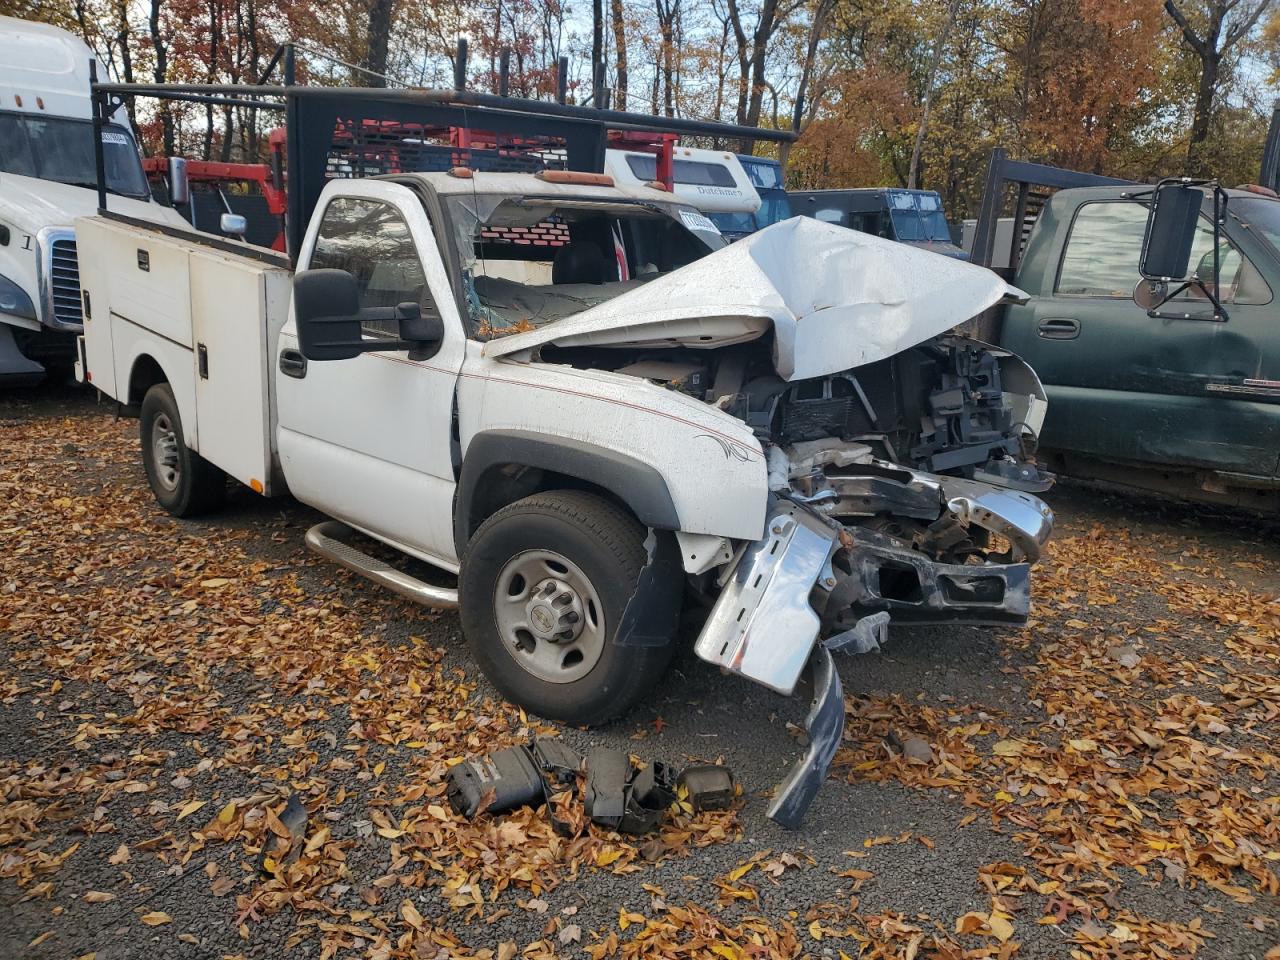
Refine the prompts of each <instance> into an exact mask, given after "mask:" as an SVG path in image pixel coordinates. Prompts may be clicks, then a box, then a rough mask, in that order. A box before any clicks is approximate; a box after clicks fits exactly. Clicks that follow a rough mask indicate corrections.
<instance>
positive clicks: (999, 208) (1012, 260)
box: [969, 147, 1133, 280]
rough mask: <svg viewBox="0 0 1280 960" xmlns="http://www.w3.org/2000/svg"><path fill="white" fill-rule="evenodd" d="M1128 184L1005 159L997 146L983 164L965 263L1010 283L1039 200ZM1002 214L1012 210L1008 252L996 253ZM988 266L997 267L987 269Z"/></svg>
mask: <svg viewBox="0 0 1280 960" xmlns="http://www.w3.org/2000/svg"><path fill="white" fill-rule="evenodd" d="M1131 183H1133V181H1132V180H1118V179H1116V178H1115V177H1104V176H1100V175H1099V174H1096V173H1080V172H1078V171H1075V170H1066V169H1063V168H1062V167H1051V166H1048V165H1047V164H1042V163H1027V162H1025V161H1022V160H1010V159H1009V154H1008V151H1006V150H1004V149H1002V148H1000V147H997V148H996V149H995V150H992V151H991V159H990V160H989V161H988V163H987V179H986V183H985V185H984V186H983V189H982V205H981V207H980V208H979V210H978V223H977V226H976V228H975V230H974V236H973V249H972V251H971V252H970V255H969V257H970V260H972V262H974V263H977V264H981V265H982V266H984V267H992V269H993V270H995V271H996V273H998V274H1000V275H1001V276H1002V277H1004V279H1006V280H1012V279H1013V277H1014V275H1015V274H1016V273H1017V272H1018V264H1019V263H1021V261H1022V253H1023V251H1024V250H1025V249H1026V246H1027V237H1028V236H1029V235H1030V234H1031V227H1032V226H1033V225H1034V224H1035V222H1036V218H1037V217H1038V216H1039V215H1040V210H1041V208H1042V207H1044V205H1045V202H1046V201H1047V200H1048V199H1049V197H1051V196H1052V195H1053V194H1054V193H1055V192H1057V191H1058V190H1067V189H1070V188H1072V187H1105V186H1122V185H1125V184H1131ZM1007 210H1011V211H1012V219H1013V223H1012V229H1011V230H1010V236H1009V249H1008V250H1007V251H1006V250H1003V249H1001V250H997V248H996V242H997V241H996V235H997V227H998V225H999V222H1000V219H1001V217H1003V216H1007V215H1008V214H1006V212H1005V211H1007ZM1005 253H1007V254H1008V258H1007V259H1006V258H1005V257H1004V256H1003V254H1005ZM992 264H999V266H998V267H993V266H992ZM1006 264H1007V265H1006Z"/></svg>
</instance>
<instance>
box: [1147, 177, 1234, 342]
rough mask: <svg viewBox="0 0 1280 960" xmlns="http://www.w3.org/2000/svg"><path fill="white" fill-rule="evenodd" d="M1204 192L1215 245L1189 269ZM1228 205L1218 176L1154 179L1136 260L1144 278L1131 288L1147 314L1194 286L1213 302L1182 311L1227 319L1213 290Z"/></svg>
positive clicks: (1216, 284) (1216, 318)
mask: <svg viewBox="0 0 1280 960" xmlns="http://www.w3.org/2000/svg"><path fill="white" fill-rule="evenodd" d="M1207 197H1212V198H1213V220H1212V223H1213V247H1212V249H1211V250H1210V253H1209V257H1208V259H1207V260H1206V259H1205V258H1202V259H1201V260H1200V262H1198V263H1197V264H1196V265H1195V267H1194V269H1193V268H1192V265H1191V248H1192V247H1193V246H1194V244H1195V240H1196V231H1197V230H1199V229H1200V211H1201V208H1202V207H1203V206H1204V202H1205V199H1206V198H1207ZM1226 205H1227V194H1226V192H1225V191H1224V190H1223V189H1222V188H1221V187H1220V186H1219V185H1218V181H1216V180H1191V179H1189V178H1187V177H1179V178H1175V179H1170V180H1161V181H1160V182H1159V183H1158V184H1156V189H1155V192H1154V195H1153V197H1152V201H1151V212H1150V213H1148V214H1147V229H1146V233H1145V234H1144V235H1143V237H1142V256H1141V257H1140V258H1139V260H1138V273H1139V274H1140V275H1141V276H1142V279H1143V281H1144V283H1140V284H1138V288H1137V289H1135V290H1134V294H1133V299H1134V300H1135V301H1136V302H1137V303H1138V305H1139V306H1145V307H1146V308H1147V313H1148V314H1149V315H1150V316H1153V317H1154V316H1161V314H1160V313H1158V311H1159V309H1160V308H1161V307H1162V306H1164V304H1165V303H1167V302H1168V301H1170V300H1172V299H1173V298H1174V297H1177V296H1178V295H1179V294H1181V293H1182V292H1183V291H1184V290H1186V289H1188V288H1190V287H1194V288H1195V289H1197V290H1199V291H1200V292H1201V294H1203V296H1204V299H1205V300H1207V301H1209V303H1210V304H1212V305H1213V313H1212V314H1211V315H1209V316H1203V317H1201V316H1196V317H1191V316H1189V315H1187V314H1185V313H1184V314H1183V315H1182V316H1184V317H1186V318H1187V319H1202V320H1218V321H1221V320H1226V319H1227V311H1226V310H1225V309H1223V306H1222V303H1221V302H1220V301H1219V299H1218V294H1217V291H1218V286H1219V277H1218V273H1219V270H1220V268H1221V263H1220V261H1221V249H1222V247H1221V244H1222V242H1223V238H1222V219H1223V217H1224V216H1225V215H1226ZM1144 288H1145V289H1144ZM1148 303H1150V304H1151V305H1150V306H1148Z"/></svg>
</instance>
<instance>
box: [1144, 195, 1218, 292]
mask: <svg viewBox="0 0 1280 960" xmlns="http://www.w3.org/2000/svg"><path fill="white" fill-rule="evenodd" d="M1203 204H1204V191H1203V190H1202V189H1200V187H1198V186H1193V185H1191V184H1189V183H1183V182H1181V181H1170V180H1165V181H1162V182H1161V183H1159V184H1158V185H1157V186H1156V190H1155V198H1154V199H1153V200H1152V202H1151V212H1150V213H1149V214H1148V215H1147V232H1146V236H1145V237H1144V238H1143V243H1142V261H1141V263H1140V264H1139V266H1138V272H1139V273H1140V274H1141V275H1142V277H1143V279H1145V280H1163V281H1166V282H1177V281H1181V280H1190V279H1191V276H1192V275H1191V247H1192V244H1194V243H1195V239H1196V227H1197V225H1198V224H1199V221H1200V208H1201V206H1202V205H1203Z"/></svg>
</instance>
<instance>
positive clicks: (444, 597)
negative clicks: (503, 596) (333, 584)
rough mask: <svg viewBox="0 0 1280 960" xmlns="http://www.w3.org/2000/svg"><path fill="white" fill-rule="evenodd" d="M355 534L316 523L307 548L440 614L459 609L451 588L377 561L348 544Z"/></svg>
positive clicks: (334, 524)
mask: <svg viewBox="0 0 1280 960" xmlns="http://www.w3.org/2000/svg"><path fill="white" fill-rule="evenodd" d="M354 534H355V531H354V530H352V529H351V528H350V527H348V526H347V525H346V524H345V523H342V522H340V521H338V520H326V521H325V522H324V523H317V524H316V525H315V526H314V527H312V528H311V529H310V530H308V531H307V537H306V541H307V546H308V547H310V548H311V549H312V550H314V551H315V552H316V553H318V554H320V556H322V557H324V558H325V559H327V560H332V561H333V562H334V563H337V564H340V565H341V566H344V567H346V568H347V569H348V570H353V571H355V572H356V573H359V574H361V575H363V576H366V577H368V578H369V579H370V580H372V581H374V583H379V584H381V585H382V586H384V587H386V588H387V589H388V590H391V591H394V592H395V593H398V594H400V596H402V597H408V598H409V599H410V600H414V601H416V602H417V603H420V604H422V605H423V606H426V607H435V608H437V609H439V610H456V609H457V607H458V591H457V590H456V589H450V588H449V587H438V586H436V585H434V584H431V583H426V582H424V581H422V580H419V579H417V578H416V577H411V576H409V575H408V574H407V573H404V572H403V571H401V570H397V569H396V568H395V567H393V566H391V565H390V564H389V563H386V562H385V561H382V560H378V559H377V558H375V557H371V556H369V555H368V554H367V553H363V552H361V551H360V550H357V549H356V548H355V547H353V546H352V545H351V544H349V543H347V542H346V538H347V537H350V536H353V535H354Z"/></svg>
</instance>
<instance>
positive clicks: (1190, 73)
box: [0, 0, 1280, 217]
mask: <svg viewBox="0 0 1280 960" xmlns="http://www.w3.org/2000/svg"><path fill="white" fill-rule="evenodd" d="M0 12H3V13H8V14H12V15H15V16H21V17H31V18H40V19H47V20H53V21H55V22H58V23H60V24H61V25H63V26H66V27H69V28H70V29H73V30H75V31H77V32H79V33H80V34H82V35H83V36H84V37H85V39H86V40H87V41H88V43H89V44H90V46H92V47H93V48H94V49H95V50H96V51H97V53H98V56H99V58H100V60H101V61H102V62H103V63H105V64H106V65H107V67H108V69H109V71H110V73H111V74H112V75H114V76H115V77H117V78H118V79H121V80H126V81H150V80H155V81H165V82H216V83H254V82H257V81H258V80H259V79H260V78H261V76H262V73H263V71H264V70H265V69H266V67H267V65H268V63H269V62H270V60H271V57H272V54H273V53H274V52H275V50H276V48H277V47H278V45H279V44H280V43H281V42H283V41H285V40H294V41H296V42H298V43H299V44H301V45H302V46H303V48H305V51H306V53H305V55H304V56H302V57H301V58H300V72H301V77H300V79H305V80H306V81H307V82H313V83H315V82H319V83H360V84H366V85H376V84H381V83H392V84H399V83H405V84H411V85H427V86H430V85H442V84H449V83H451V82H452V75H453V66H452V63H451V60H450V57H451V55H452V52H453V50H454V45H455V43H456V41H457V38H458V37H459V36H466V37H467V38H468V39H469V40H470V46H471V55H470V60H469V65H468V71H469V83H470V84H472V85H473V86H475V87H478V88H480V89H494V88H496V86H497V76H498V60H499V57H500V51H501V50H502V48H504V47H509V48H510V49H511V62H510V80H511V89H512V91H513V92H514V93H516V94H519V95H522V96H532V97H549V96H552V95H553V92H554V90H555V86H556V63H557V61H558V58H559V57H561V56H567V57H569V62H570V68H569V69H570V76H569V78H568V81H569V82H568V88H569V95H570V97H571V99H573V100H574V101H575V102H579V103H592V102H605V101H607V102H608V103H609V104H610V105H611V106H614V107H618V108H623V109H629V110H639V111H647V112H652V113H661V114H666V115H677V116H695V117H709V118H717V119H724V120H732V121H736V122H739V123H747V124H757V123H759V124H763V125H767V126H785V127H790V128H792V129H794V130H797V131H800V132H801V134H802V135H801V139H800V140H799V142H798V143H797V144H796V145H795V146H794V147H792V148H791V149H790V150H789V151H788V156H787V157H786V158H785V159H786V160H787V163H788V179H789V180H790V182H791V184H792V185H795V186H805V187H822V186H851V185H873V184H886V185H887V184H900V185H907V184H916V185H919V186H924V187H929V188H933V189H937V190H938V191H940V192H941V193H942V195H943V197H944V199H945V201H946V203H947V207H948V212H949V213H950V214H951V215H952V216H953V217H958V216H963V215H965V214H968V213H970V212H972V210H973V208H974V206H975V204H976V203H977V201H978V195H979V192H980V185H981V179H982V175H983V172H984V165H985V161H986V156H987V154H988V152H989V151H990V149H991V148H992V147H993V146H997V145H999V146H1004V147H1006V148H1008V149H1009V150H1010V151H1011V152H1012V153H1013V154H1014V155H1015V156H1019V157H1022V158H1026V159H1032V160H1039V161H1043V162H1048V163H1054V164H1061V165H1065V166H1069V167H1073V168H1077V169H1082V170H1091V171H1097V172H1106V173H1110V174H1115V175H1122V176H1129V177H1134V178H1138V179H1143V178H1148V177H1152V176H1156V175H1161V174H1168V173H1176V172H1183V171H1193V172H1208V173H1213V174H1216V175H1219V176H1221V177H1222V178H1223V179H1224V180H1226V181H1227V182H1229V183H1232V184H1234V183H1237V182H1242V181H1246V180H1249V179H1251V178H1252V177H1253V176H1254V175H1255V174H1256V166H1257V157H1258V155H1259V153H1260V150H1261V142H1262V137H1263V135H1264V132H1265V128H1266V122H1267V118H1268V116H1269V114H1270V111H1271V106H1272V102H1273V100H1274V98H1275V91H1276V86H1275V85H1276V84H1277V82H1278V81H1280V0H590V2H588V0H572V2H570V0H486V2H483V3H478V2H474V0H463V2H461V3H455V2H450V3H440V2H437V0H335V2H327V3H318V2H315V0H52V2H40V3H38V4H37V3H35V2H33V0H0ZM384 78H385V79H384ZM276 79H278V75H277V78H276ZM135 122H137V124H138V126H139V128H140V129H141V131H142V134H143V137H144V140H145V141H146V143H147V146H148V148H149V149H150V150H152V151H155V152H159V151H165V152H172V151H175V150H176V151H178V152H182V153H185V154H187V155H191V156H203V157H207V158H211V159H224V160H230V159H241V158H248V159H253V158H256V157H259V156H261V152H262V149H263V145H264V141H265V133H266V131H267V126H266V124H267V123H268V122H270V121H269V118H262V117H255V116H251V115H249V112H248V111H245V110H235V109H232V108H212V107H199V108H191V109H187V110H181V109H179V108H176V107H171V108H170V110H169V111H168V112H164V113H155V114H151V113H148V114H146V115H143V116H136V117H135ZM718 146H723V147H725V148H728V149H737V148H739V147H740V146H741V145H739V144H729V143H725V144H719V145H718Z"/></svg>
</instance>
